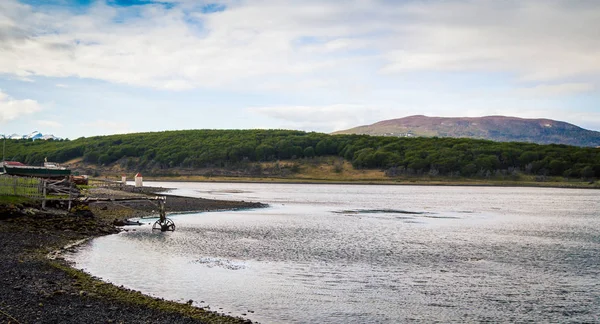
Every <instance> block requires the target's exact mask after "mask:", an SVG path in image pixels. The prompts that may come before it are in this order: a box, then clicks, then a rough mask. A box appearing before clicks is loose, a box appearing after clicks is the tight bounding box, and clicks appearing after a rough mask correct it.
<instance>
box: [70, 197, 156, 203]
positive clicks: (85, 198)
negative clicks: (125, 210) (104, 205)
mask: <svg viewBox="0 0 600 324" xmlns="http://www.w3.org/2000/svg"><path fill="white" fill-rule="evenodd" d="M77 200H79V201H87V202H97V201H136V200H138V201H144V200H163V201H164V200H167V197H164V196H156V197H126V198H92V197H83V198H78V199H77Z"/></svg>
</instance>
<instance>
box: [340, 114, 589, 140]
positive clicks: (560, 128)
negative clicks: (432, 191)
mask: <svg viewBox="0 0 600 324" xmlns="http://www.w3.org/2000/svg"><path fill="white" fill-rule="evenodd" d="M333 134H366V135H373V136H397V137H413V136H424V137H433V136H437V137H467V138H476V139H487V140H492V141H498V142H531V143H538V144H566V145H574V146H593V147H598V146H600V132H596V131H591V130H587V129H583V128H581V127H579V126H576V125H573V124H569V123H566V122H562V121H556V120H552V119H526V118H517V117H506V116H486V117H427V116H422V115H417V116H409V117H404V118H398V119H390V120H384V121H380V122H377V123H375V124H372V125H365V126H359V127H355V128H351V129H347V130H342V131H337V132H334V133H333Z"/></svg>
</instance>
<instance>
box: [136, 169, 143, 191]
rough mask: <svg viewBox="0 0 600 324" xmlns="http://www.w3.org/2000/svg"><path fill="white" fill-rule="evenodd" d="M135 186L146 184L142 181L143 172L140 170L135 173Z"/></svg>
mask: <svg viewBox="0 0 600 324" xmlns="http://www.w3.org/2000/svg"><path fill="white" fill-rule="evenodd" d="M135 186H136V187H143V186H144V184H143V182H142V174H141V173H139V172H138V174H136V175H135Z"/></svg>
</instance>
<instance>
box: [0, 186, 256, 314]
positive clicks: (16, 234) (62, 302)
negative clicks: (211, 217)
mask: <svg viewBox="0 0 600 324" xmlns="http://www.w3.org/2000/svg"><path fill="white" fill-rule="evenodd" d="M161 189H164V188H161ZM150 190H151V189H150ZM92 191H93V190H92ZM90 194H94V193H88V195H90ZM102 194H103V195H105V196H106V195H111V194H113V195H121V194H123V193H122V192H115V191H112V192H108V191H106V190H104V192H103V193H101V194H99V195H102ZM127 194H130V193H127ZM138 194H139V195H146V194H154V193H153V192H147V193H138ZM113 205H114V204H113ZM109 206H110V205H109V204H107V203H104V204H102V203H100V204H99V203H92V204H90V207H89V209H86V208H81V209H79V210H77V212H75V213H67V212H65V211H57V210H50V211H41V210H38V209H36V208H35V207H36V206H34V205H30V204H27V203H24V204H17V205H14V204H8V205H2V204H0V253H1V254H0V255H2V262H0V274H1V275H2V278H3V280H4V284H3V285H0V322H15V323H31V322H38V323H56V322H60V323H90V322H104V323H120V322H126V323H168V322H170V323H252V321H250V320H249V319H245V318H242V317H235V316H232V315H227V314H222V313H218V312H216V311H212V310H210V309H205V308H202V307H196V306H192V304H193V303H194V302H193V301H188V303H178V302H174V301H169V300H164V299H161V298H155V297H151V296H148V295H144V294H142V293H141V292H138V291H134V290H130V289H127V288H124V287H122V286H121V287H117V286H114V285H112V284H110V283H106V282H103V281H101V280H100V279H99V278H96V277H94V276H92V275H91V274H88V273H86V272H85V271H82V270H78V269H76V268H74V267H73V266H72V265H71V264H69V262H67V261H66V260H64V259H63V258H62V256H61V253H63V252H64V251H66V250H72V249H74V248H76V246H78V245H80V244H83V243H85V242H87V241H89V240H92V239H94V238H96V237H100V236H104V235H110V234H117V233H119V232H121V230H119V229H118V228H117V227H116V226H114V225H113V224H112V222H113V220H114V218H115V217H126V218H129V217H135V216H130V215H142V214H146V215H151V214H155V213H154V210H153V208H155V207H153V206H151V205H150V206H146V207H143V208H141V211H140V210H136V209H134V208H132V207H130V206H113V207H109ZM167 206H169V207H167V211H176V210H177V209H180V210H181V211H183V210H184V209H186V211H188V212H204V211H213V210H231V209H236V208H258V207H262V206H265V205H263V204H260V203H250V202H230V201H220V200H210V199H201V198H198V199H197V198H187V197H178V198H175V199H173V197H171V199H169V204H168V205H167ZM190 208H191V209H190ZM115 212H117V213H116V214H114V213H115ZM176 212H177V211H176Z"/></svg>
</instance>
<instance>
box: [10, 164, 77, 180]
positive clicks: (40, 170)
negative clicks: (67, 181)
mask: <svg viewBox="0 0 600 324" xmlns="http://www.w3.org/2000/svg"><path fill="white" fill-rule="evenodd" d="M4 172H5V173H6V174H8V175H17V176H25V177H38V178H64V177H68V176H70V175H71V170H69V169H66V168H44V167H31V166H9V165H4Z"/></svg>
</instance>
